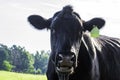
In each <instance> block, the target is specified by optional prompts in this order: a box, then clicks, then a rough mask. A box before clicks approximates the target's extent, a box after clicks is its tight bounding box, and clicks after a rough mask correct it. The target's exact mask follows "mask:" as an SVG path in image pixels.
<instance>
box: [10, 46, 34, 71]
mask: <svg viewBox="0 0 120 80" xmlns="http://www.w3.org/2000/svg"><path fill="white" fill-rule="evenodd" d="M10 50H11V59H12V64H13V65H14V66H15V68H14V71H17V72H31V71H34V67H33V63H34V60H33V57H32V55H31V54H30V53H29V52H28V51H26V50H25V48H24V47H23V48H22V47H20V46H16V45H13V46H12V47H11V48H10ZM30 69H32V70H30Z"/></svg>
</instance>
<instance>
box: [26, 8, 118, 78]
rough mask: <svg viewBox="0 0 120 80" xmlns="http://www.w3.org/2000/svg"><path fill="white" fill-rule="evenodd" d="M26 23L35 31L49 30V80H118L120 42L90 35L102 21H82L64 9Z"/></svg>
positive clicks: (31, 18)
mask: <svg viewBox="0 0 120 80" xmlns="http://www.w3.org/2000/svg"><path fill="white" fill-rule="evenodd" d="M28 21H29V22H30V24H32V25H33V26H34V27H35V28H37V29H45V28H47V29H50V32H51V55H50V58H49V63H48V69H47V78H48V80H120V40H119V39H117V38H111V37H107V36H103V35H100V36H99V37H97V38H93V37H91V36H90V31H91V30H92V28H93V25H96V26H97V27H98V28H99V29H101V28H102V27H103V26H104V24H105V21H104V20H103V19H101V18H93V19H91V20H89V21H84V20H82V19H81V18H80V16H79V15H78V14H77V13H76V12H74V11H73V9H72V7H71V6H65V7H64V8H63V9H62V10H61V11H58V12H57V13H55V14H54V16H53V17H52V18H49V19H44V18H43V17H41V16H38V15H31V16H29V17H28Z"/></svg>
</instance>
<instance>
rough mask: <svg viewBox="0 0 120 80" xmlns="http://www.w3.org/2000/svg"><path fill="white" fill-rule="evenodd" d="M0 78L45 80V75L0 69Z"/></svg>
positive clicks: (0, 79) (4, 79) (7, 79)
mask: <svg viewBox="0 0 120 80" xmlns="http://www.w3.org/2000/svg"><path fill="white" fill-rule="evenodd" d="M0 80H47V79H46V76H45V75H32V74H24V73H15V72H7V71H0Z"/></svg>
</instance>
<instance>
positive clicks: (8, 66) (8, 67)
mask: <svg viewBox="0 0 120 80" xmlns="http://www.w3.org/2000/svg"><path fill="white" fill-rule="evenodd" d="M2 66H3V69H4V70H6V71H11V70H12V68H13V66H12V65H11V64H10V62H8V61H7V60H4V61H3V65H2Z"/></svg>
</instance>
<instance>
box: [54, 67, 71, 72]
mask: <svg viewBox="0 0 120 80" xmlns="http://www.w3.org/2000/svg"><path fill="white" fill-rule="evenodd" d="M56 70H57V71H58V72H60V73H72V72H73V67H56Z"/></svg>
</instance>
